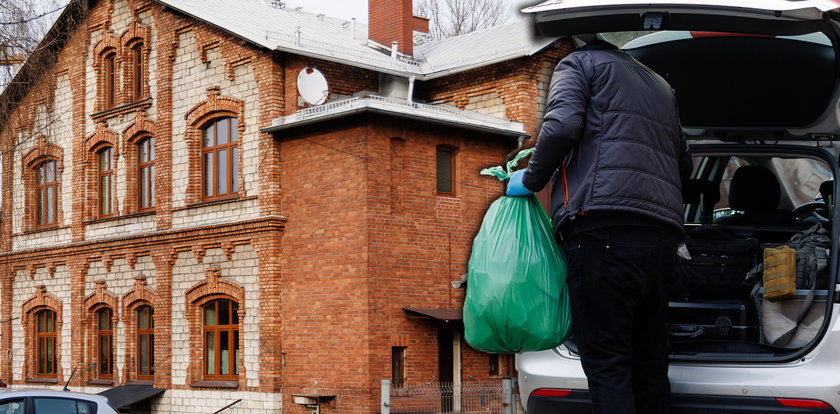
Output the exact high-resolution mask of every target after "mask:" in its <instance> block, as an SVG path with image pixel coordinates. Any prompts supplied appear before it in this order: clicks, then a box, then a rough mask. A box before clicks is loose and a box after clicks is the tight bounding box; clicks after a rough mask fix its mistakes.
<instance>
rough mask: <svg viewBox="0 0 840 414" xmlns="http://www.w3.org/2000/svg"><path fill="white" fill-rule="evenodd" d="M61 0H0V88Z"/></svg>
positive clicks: (41, 33)
mask: <svg viewBox="0 0 840 414" xmlns="http://www.w3.org/2000/svg"><path fill="white" fill-rule="evenodd" d="M64 3H65V2H64V1H62V0H46V1H45V0H3V1H0V91H2V90H3V89H4V88H5V87H6V85H7V83H8V82H9V81H10V80H11V79H12V77H13V75H14V71H15V70H16V69H17V68H18V67H19V66H20V65H21V64H22V63H23V62H24V61H25V60H26V58H27V57H29V56H30V55H31V54H32V52H34V51H35V49H36V47H38V44H39V42H40V40H41V38H42V37H43V36H44V34H45V33H46V32H47V30H48V29H49V27H50V25H51V24H52V22H53V19H54V18H55V17H56V15H57V14H58V12H59V11H60V10H61V9H62V8H63V5H64Z"/></svg>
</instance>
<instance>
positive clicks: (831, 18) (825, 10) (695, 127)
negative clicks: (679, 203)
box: [516, 0, 840, 414]
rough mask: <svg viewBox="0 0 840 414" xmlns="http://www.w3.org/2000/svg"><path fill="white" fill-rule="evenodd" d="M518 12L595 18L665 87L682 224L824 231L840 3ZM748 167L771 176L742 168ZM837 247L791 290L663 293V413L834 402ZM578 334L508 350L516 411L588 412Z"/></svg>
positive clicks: (731, 235)
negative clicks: (821, 267)
mask: <svg viewBox="0 0 840 414" xmlns="http://www.w3.org/2000/svg"><path fill="white" fill-rule="evenodd" d="M525 12H526V13H531V14H533V15H534V17H535V21H536V24H537V26H538V27H539V30H540V32H541V33H542V34H545V35H551V36H566V35H574V34H580V33H601V34H602V36H603V37H604V38H606V39H607V40H609V41H611V42H613V43H616V44H617V45H618V46H620V47H622V48H623V49H624V50H626V51H627V52H628V53H630V54H631V55H633V56H634V57H635V58H636V59H638V60H639V61H641V62H642V63H644V64H646V65H647V66H649V67H650V68H652V69H653V70H655V71H657V72H658V73H659V74H660V75H662V77H663V78H665V79H666V80H667V81H668V82H669V83H670V84H671V86H672V87H673V88H674V90H675V92H676V95H677V100H678V104H679V109H680V114H681V120H682V123H683V128H684V131H685V132H686V134H687V137H688V139H689V144H690V146H691V149H692V154H693V157H694V165H695V170H694V173H693V175H692V180H691V185H686V186H685V188H684V198H685V201H686V206H685V219H686V232H687V233H688V234H689V235H694V234H699V233H697V232H703V231H714V232H718V233H720V234H724V235H725V236H723V237H724V238H726V240H753V241H755V243H757V244H758V246H760V248H761V249H764V248H767V247H775V246H779V245H781V244H784V243H785V242H786V241H787V240H788V239H790V238H791V237H792V236H793V235H795V234H798V233H801V232H803V231H805V230H807V229H809V228H811V227H813V226H814V225H817V224H819V225H821V226H822V227H824V228H827V229H830V232H831V233H830V234H831V240H832V242H831V243H837V240H838V230H840V226H836V225H833V223H835V222H836V221H837V220H838V218H840V214H838V208H837V206H836V204H835V203H834V194H836V193H837V184H836V180H835V177H837V176H838V175H840V165H838V154H840V151H838V150H839V149H840V105H838V101H840V87H839V85H840V2H838V1H831V0H798V1H793V0H791V1H786V0H753V1H739V2H732V1H726V0H695V1H690V0H670V1H661V0H645V1H632V0H624V1H621V0H612V1H608V0H552V1H546V2H544V3H542V4H538V5H536V6H533V7H530V8H528V9H526V10H525ZM628 156H632V154H628ZM745 167H746V168H752V169H761V170H762V171H769V172H770V173H772V174H769V173H766V174H764V175H763V176H765V177H771V178H770V179H769V180H763V179H762V180H763V181H762V180H758V181H743V180H744V178H741V177H744V176H745V175H744V174H741V175H740V176H739V174H738V171H739V169H742V168H745ZM774 179H775V181H774ZM736 187H738V188H748V189H750V190H751V191H750V194H751V196H750V197H744V196H743V195H739V194H736V191H734V190H733V189H734V188H736ZM692 191H693V192H694V193H692V194H687V193H691V192H692ZM721 243H723V242H721ZM836 250H837V249H835V248H833V246H831V247H830V248H829V249H828V250H827V257H826V258H825V260H826V266H827V268H828V269H829V270H828V272H827V273H824V275H826V276H825V277H823V278H822V279H820V278H818V279H817V282H816V285H814V286H813V287H811V288H803V287H802V286H798V287H797V289H798V290H796V292H795V295H794V296H793V297H791V298H789V299H784V300H776V301H772V300H769V299H765V298H764V296H763V293H764V292H763V286H762V284H761V275H760V274H757V275H756V274H755V273H753V274H751V275H750V274H747V275H745V276H744V280H743V286H736V287H735V288H731V289H729V288H723V287H721V288H720V291H716V290H715V289H714V288H711V286H714V285H711V286H705V289H704V292H702V294H700V293H698V294H697V295H694V292H692V291H691V290H690V289H688V290H685V289H684V290H683V291H679V292H678V293H675V294H674V295H673V297H672V299H671V303H670V304H669V305H670V306H669V318H668V326H667V329H668V332H669V337H670V340H671V344H670V358H671V364H670V371H669V376H670V380H671V387H672V391H673V412H674V413H767V412H773V413H837V412H838V411H840V323H838V320H837V319H838V313H840V304H838V302H840V297H839V296H838V291H840V285H838V284H837V283H838V277H837V275H838V255H837V254H836V253H835V251H836ZM689 253H691V252H689ZM733 253H734V252H733ZM721 258H722V260H726V259H727V256H726V255H721ZM755 261H756V263H759V262H760V261H761V257H760V255H759V256H758V257H756V259H755ZM721 273H723V265H722V267H721ZM675 277H676V275H675ZM808 296H811V297H813V301H812V302H811V305H810V306H809V307H806V306H805V305H804V304H805V303H806V302H807V297H808ZM803 309H804V311H803V312H804V313H803V317H802V318H798V316H799V315H798V313H799V312H800V311H802V310H803ZM798 319H801V320H798ZM788 331H791V332H793V336H792V337H790V336H786V335H784V333H786V332H788ZM780 337H786V340H785V341H780V340H779V338H780ZM576 349H577V347H576V346H575V343H574V338H571V339H570V340H569V341H567V342H566V343H565V344H564V345H562V346H560V347H558V348H556V349H551V350H547V351H542V352H530V353H524V354H521V355H517V359H516V366H517V370H518V372H519V392H520V395H521V399H522V402H523V405H525V407H526V409H527V410H528V412H529V413H532V414H533V413H589V412H591V407H590V400H589V393H588V391H587V381H586V377H585V375H584V373H583V369H582V368H581V364H580V360H579V357H578V355H577V353H576Z"/></svg>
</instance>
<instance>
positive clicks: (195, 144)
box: [184, 86, 246, 204]
mask: <svg viewBox="0 0 840 414" xmlns="http://www.w3.org/2000/svg"><path fill="white" fill-rule="evenodd" d="M225 117H231V118H237V120H238V123H237V126H238V132H237V134H238V135H239V136H240V137H242V136H243V135H244V132H245V127H246V123H245V103H244V102H242V101H241V100H238V99H234V98H230V97H225V96H220V89H219V87H218V86H213V87H210V88H207V99H205V100H204V101H202V102H200V103H198V104H197V105H196V106H194V107H192V109H190V110H189V111H187V113H186V115H184V119H186V120H187V131H186V136H185V139H186V141H187V152H188V154H189V155H188V157H189V170H188V171H189V185H188V187H187V204H192V203H198V202H200V201H201V200H202V179H203V177H202V171H203V170H202V165H201V164H202V157H201V145H202V137H203V128H204V127H205V126H206V125H207V124H208V123H210V122H212V121H213V120H214V119H217V118H225ZM243 152H244V151H242V150H240V151H239V162H237V164H238V165H239V169H238V171H236V172H235V173H236V174H238V176H239V183H240V185H239V197H244V196H245V185H244V184H245V183H244V182H243V177H242V156H243V155H242V154H243Z"/></svg>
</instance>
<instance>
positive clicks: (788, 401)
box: [776, 398, 831, 408]
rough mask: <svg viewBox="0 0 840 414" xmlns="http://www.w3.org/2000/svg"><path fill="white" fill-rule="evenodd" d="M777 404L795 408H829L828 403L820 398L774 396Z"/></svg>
mask: <svg viewBox="0 0 840 414" xmlns="http://www.w3.org/2000/svg"><path fill="white" fill-rule="evenodd" d="M776 401H778V402H779V404H781V405H783V406H785V407H796V408H831V406H830V405H828V403H826V402H823V401H820V400H803V399H799V398H776Z"/></svg>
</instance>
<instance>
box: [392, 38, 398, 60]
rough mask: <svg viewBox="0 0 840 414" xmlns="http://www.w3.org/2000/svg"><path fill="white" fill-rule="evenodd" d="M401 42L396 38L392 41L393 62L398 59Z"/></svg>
mask: <svg viewBox="0 0 840 414" xmlns="http://www.w3.org/2000/svg"><path fill="white" fill-rule="evenodd" d="M399 45H400V42H397V41H396V40H395V41H393V42H391V62H396V61H397V47H399Z"/></svg>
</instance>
